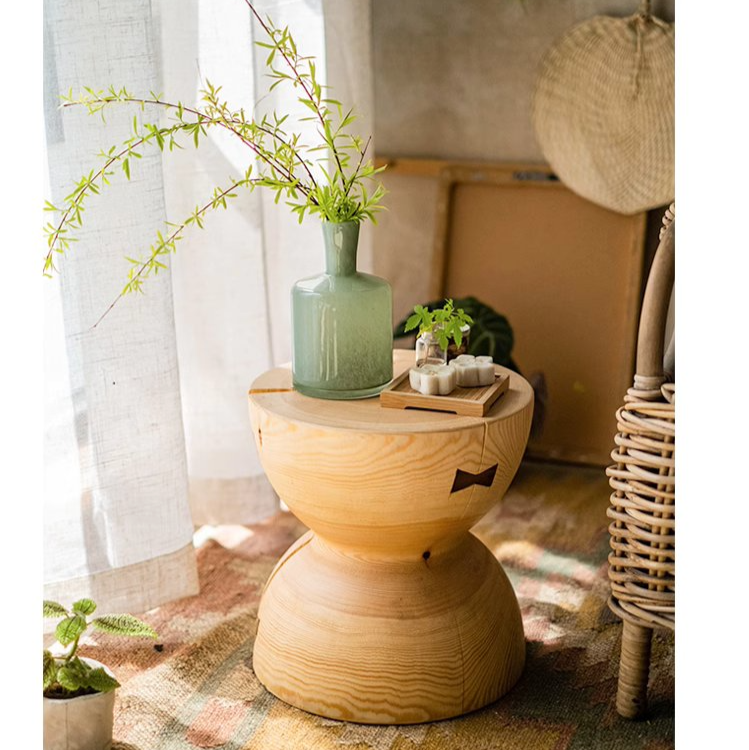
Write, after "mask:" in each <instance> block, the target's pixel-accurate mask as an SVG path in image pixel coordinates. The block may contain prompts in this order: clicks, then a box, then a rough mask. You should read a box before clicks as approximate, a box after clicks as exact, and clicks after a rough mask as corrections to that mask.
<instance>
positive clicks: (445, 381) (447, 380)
mask: <svg viewBox="0 0 749 750" xmlns="http://www.w3.org/2000/svg"><path fill="white" fill-rule="evenodd" d="M437 377H438V378H439V383H440V396H447V395H448V394H450V393H452V392H453V391H454V390H455V386H456V385H457V384H458V373H457V372H455V368H454V367H448V366H447V365H443V366H442V367H440V368H439V371H438V372H437Z"/></svg>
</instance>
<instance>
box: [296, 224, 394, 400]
mask: <svg viewBox="0 0 749 750" xmlns="http://www.w3.org/2000/svg"><path fill="white" fill-rule="evenodd" d="M322 230H323V238H324V241H325V273H322V274H320V275H318V276H311V277H309V278H305V279H301V280H299V281H297V283H296V284H294V287H293V288H292V290H291V320H292V326H293V347H292V371H293V376H294V388H296V389H297V390H298V391H299V392H300V393H303V394H305V395H307V396H313V397H316V398H329V399H354V398H367V397H368V396H375V395H377V394H378V393H379V392H380V391H381V390H382V389H383V388H384V387H385V386H386V385H387V384H388V383H389V382H390V381H391V380H392V378H393V310H392V308H393V295H392V290H391V289H390V284H388V282H387V281H385V280H384V279H381V278H379V277H377V276H372V275H370V274H367V273H359V272H358V271H357V270H356V251H357V247H358V243H359V224H358V223H357V222H353V221H349V222H344V223H341V224H334V223H332V222H323V225H322Z"/></svg>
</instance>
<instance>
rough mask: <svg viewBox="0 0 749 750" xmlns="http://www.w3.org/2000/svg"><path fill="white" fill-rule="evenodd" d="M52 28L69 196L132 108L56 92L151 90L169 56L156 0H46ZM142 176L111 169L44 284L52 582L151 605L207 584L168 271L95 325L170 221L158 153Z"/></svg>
mask: <svg viewBox="0 0 749 750" xmlns="http://www.w3.org/2000/svg"><path fill="white" fill-rule="evenodd" d="M45 27H46V28H45V32H46V34H45V36H46V37H47V40H48V42H49V44H48V46H47V49H46V51H45V114H46V125H47V144H46V145H47V157H48V167H49V188H50V196H51V199H52V201H53V202H56V203H61V202H62V201H63V200H64V197H65V196H66V195H67V194H68V192H69V191H70V189H71V186H72V185H73V184H74V183H75V182H77V181H78V180H79V179H80V177H81V175H82V174H85V173H88V171H89V170H90V169H91V168H92V167H94V166H95V165H96V163H97V160H96V156H95V155H96V153H97V152H98V151H99V150H101V149H108V148H109V147H110V146H111V145H113V144H115V143H117V142H118V141H119V142H121V141H122V140H124V139H125V138H127V137H128V136H129V135H130V133H131V128H132V117H133V114H132V113H127V112H125V111H123V110H121V111H118V112H113V113H112V114H111V116H109V117H108V124H107V127H106V128H104V127H102V124H101V121H100V120H97V119H96V118H93V117H88V116H87V115H86V114H85V112H84V111H82V110H78V109H74V108H69V109H66V110H64V111H60V110H59V109H57V104H58V101H59V100H58V95H59V92H63V91H67V90H68V89H69V88H70V87H71V86H72V87H74V88H75V89H78V88H79V87H80V86H81V85H84V84H85V85H90V86H93V87H97V88H100V87H101V88H103V87H107V86H109V84H110V83H114V82H122V81H127V82H128V84H129V85H130V86H132V88H133V89H134V90H143V91H148V90H150V89H152V88H155V67H156V55H155V50H154V48H153V43H152V40H153V29H152V27H151V22H150V12H149V2H148V0H126V1H125V2H122V1H120V2H117V3H115V2H112V3H104V2H102V3H98V4H91V3H87V2H85V0H64V1H63V0H58V1H57V2H48V3H47V4H46V6H45ZM134 49H137V50H140V51H141V52H140V54H138V55H134V54H133V52H132V51H133V50H134ZM149 114H150V113H148V112H146V113H143V115H139V116H143V117H146V116H148V115H149ZM133 183H134V184H127V182H126V181H125V180H124V179H113V184H112V186H111V189H109V190H107V191H105V194H104V195H102V196H101V197H96V196H94V197H92V198H91V200H90V203H89V210H88V212H87V220H86V222H85V225H84V229H83V230H82V231H81V232H80V233H78V238H79V242H78V243H77V244H76V245H75V246H74V247H73V249H72V250H71V252H70V255H69V257H67V258H65V259H61V260H60V261H59V266H60V268H61V270H62V273H61V275H60V276H58V277H56V278H55V279H54V281H51V282H50V281H48V282H47V283H46V285H45V296H46V299H45V317H46V320H47V321H48V326H47V329H46V332H45V358H46V361H45V365H46V372H45V375H46V377H45V381H46V387H45V391H46V392H45V423H46V430H45V507H44V551H45V555H44V557H45V559H44V581H45V596H46V597H47V598H51V599H57V600H62V601H63V602H64V603H69V602H70V601H71V600H73V599H75V598H77V597H79V596H84V595H86V596H92V597H93V598H94V599H96V600H97V601H98V602H99V604H100V606H101V608H102V609H103V610H110V611H113V610H121V609H126V610H131V611H135V612H140V611H143V610H145V609H149V608H151V607H153V606H155V605H157V604H160V603H161V602H164V601H168V600H170V599H174V598H177V597H181V596H186V595H189V594H193V593H195V592H196V591H197V588H198V584H197V574H196V568H195V559H194V552H193V548H192V522H191V519H190V514H189V508H188V505H187V472H186V460H185V444H184V434H183V430H182V417H181V406H180V393H179V375H178V365H177V348H176V344H175V338H174V318H173V314H172V300H171V296H172V295H171V283H170V279H169V276H168V274H165V275H161V276H160V277H158V278H157V279H156V280H155V281H156V283H154V284H153V285H151V288H150V289H149V293H148V294H147V295H145V296H142V297H139V298H137V299H136V298H133V299H128V300H127V301H125V302H124V303H123V304H119V305H117V306H116V307H115V308H114V309H113V310H112V312H111V313H110V314H109V315H108V316H107V317H106V318H105V319H104V320H103V321H102V323H101V324H100V325H99V326H98V327H97V328H95V329H94V328H93V325H94V324H95V323H96V321H97V319H98V318H99V316H100V315H101V314H102V313H103V312H104V311H105V310H106V309H107V307H108V306H109V304H110V303H111V302H112V300H114V299H115V297H116V296H117V294H118V292H119V291H120V289H121V288H122V286H123V283H124V280H125V277H126V273H127V265H128V264H127V261H125V260H124V258H123V256H125V255H134V254H136V253H137V251H138V250H141V249H142V248H144V247H145V248H147V247H148V245H149V244H150V243H151V241H152V238H153V234H154V230H155V229H156V228H161V227H162V226H163V222H164V220H165V218H166V213H165V210H164V198H163V186H162V178H161V160H160V157H159V155H158V153H156V154H149V155H147V156H145V157H144V158H143V159H142V160H140V162H139V164H138V169H137V174H135V173H134V175H133ZM124 207H127V210H124Z"/></svg>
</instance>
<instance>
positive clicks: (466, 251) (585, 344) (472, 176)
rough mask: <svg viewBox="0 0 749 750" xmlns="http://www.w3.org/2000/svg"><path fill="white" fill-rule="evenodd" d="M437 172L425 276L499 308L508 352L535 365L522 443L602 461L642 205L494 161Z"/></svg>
mask: <svg viewBox="0 0 749 750" xmlns="http://www.w3.org/2000/svg"><path fill="white" fill-rule="evenodd" d="M542 172H543V170H541V172H540V173H539V174H540V175H542ZM443 175H444V176H443V180H444V190H443V195H444V194H447V195H448V200H446V201H445V206H446V207H447V209H446V211H447V213H446V215H444V216H443V219H442V226H443V230H444V232H445V233H444V237H445V238H446V241H444V242H441V239H440V236H439V234H438V236H437V238H436V246H435V247H436V251H435V271H434V276H435V279H439V278H440V277H441V278H442V279H443V285H442V290H443V294H444V295H445V296H449V297H461V296H468V295H473V296H475V297H477V298H479V299H480V300H482V301H483V302H486V303H487V304H489V305H491V306H492V307H494V308H495V309H496V310H497V311H499V312H501V313H503V314H505V315H507V317H508V319H509V321H510V323H511V325H512V326H513V329H514V331H515V348H514V351H513V357H514V359H515V360H516V362H518V365H519V366H520V367H521V369H522V370H523V373H524V374H525V375H526V376H529V375H530V374H532V373H534V372H541V373H543V374H544V376H545V378H546V383H547V386H548V403H547V408H546V418H545V423H544V425H543V429H542V431H541V433H540V435H538V436H536V437H535V439H533V440H532V441H531V443H530V445H529V451H530V453H531V454H535V455H538V456H543V457H547V458H557V459H563V460H571V461H579V462H583V463H594V464H600V465H606V464H608V463H610V458H609V454H610V451H611V447H612V441H613V432H614V414H615V411H616V409H617V408H618V406H619V405H620V404H621V399H622V396H623V394H624V393H625V391H626V389H627V388H628V387H629V386H630V385H631V382H632V375H633V355H634V346H635V331H636V323H637V317H638V306H639V291H640V284H641V276H642V262H643V241H644V229H645V215H644V214H638V215H635V216H623V215H621V214H617V213H614V212H612V211H608V210H606V209H603V208H600V207H599V206H596V205H595V204H593V203H590V202H589V201H587V200H584V199H583V198H580V197H579V196H577V195H575V194H574V193H572V192H571V191H570V190H568V189H567V188H565V187H564V186H563V185H561V184H560V183H558V182H550V181H542V182H535V181H534V180H532V179H531V180H527V179H525V180H521V181H516V180H513V179H512V172H508V170H507V169H502V168H498V169H494V168H491V167H486V166H484V167H481V168H476V167H472V168H470V169H448V170H446V171H445V172H444V173H443ZM508 177H509V179H508Z"/></svg>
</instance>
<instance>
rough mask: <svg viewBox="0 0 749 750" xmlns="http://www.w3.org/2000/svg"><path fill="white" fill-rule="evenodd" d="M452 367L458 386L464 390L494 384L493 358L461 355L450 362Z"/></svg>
mask: <svg viewBox="0 0 749 750" xmlns="http://www.w3.org/2000/svg"><path fill="white" fill-rule="evenodd" d="M450 366H451V367H452V368H453V369H454V370H455V372H456V375H457V380H458V385H459V386H462V387H463V388H476V387H478V386H483V385H491V384H492V383H493V382H494V363H493V361H492V358H491V357H485V356H482V357H472V356H471V355H470V354H461V355H460V356H459V357H456V358H455V359H453V360H450Z"/></svg>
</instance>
